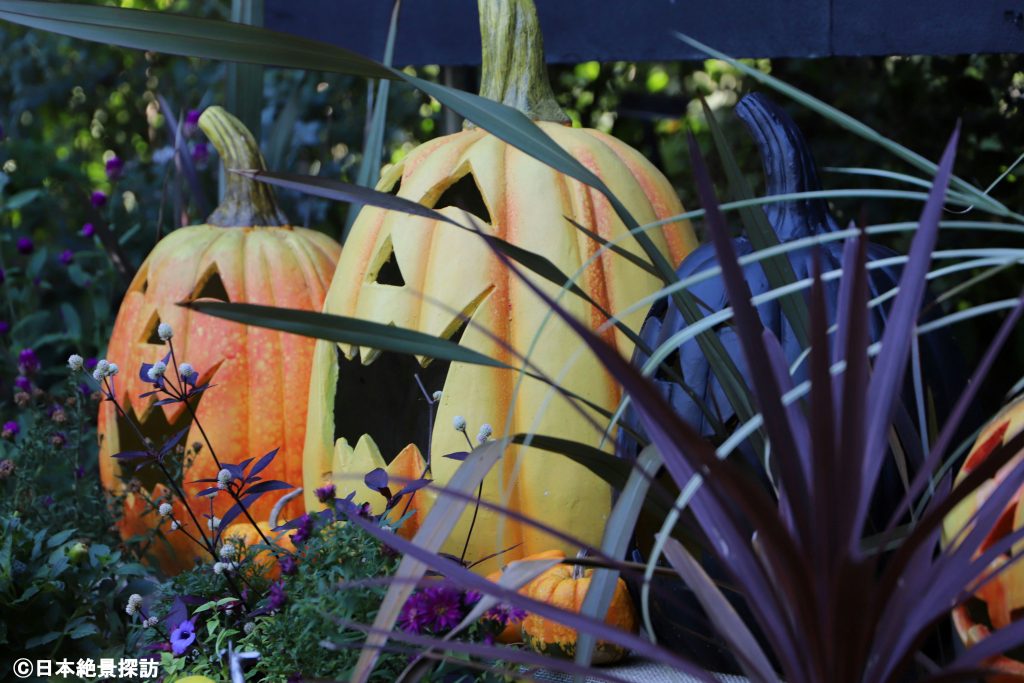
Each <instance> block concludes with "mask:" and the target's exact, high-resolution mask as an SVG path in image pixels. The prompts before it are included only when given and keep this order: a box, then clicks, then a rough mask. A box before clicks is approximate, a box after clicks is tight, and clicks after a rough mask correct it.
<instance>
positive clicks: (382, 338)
mask: <svg viewBox="0 0 1024 683" xmlns="http://www.w3.org/2000/svg"><path fill="white" fill-rule="evenodd" d="M179 305H180V306H184V307H185V308H190V309H192V310H194V311H199V312H200V313H206V314H207V315H212V316H214V317H216V318H224V319H225V320H232V321H234V322H238V323H243V324H245V325H256V326H257V327H267V328H270V329H272V330H281V331H282V332H291V333H292V334H298V335H302V336H304V337H313V338H316V339H326V340H327V341H333V342H336V343H338V344H351V345H353V346H365V347H368V348H371V349H378V350H380V351H392V352H396V353H405V354H414V355H418V356H425V357H427V358H434V359H436V360H446V361H456V362H459V363H470V364H473V365H485V366H489V367H494V368H504V369H508V370H511V369H514V368H512V366H510V365H506V364H505V363H502V362H501V361H498V360H495V359H493V358H490V357H489V356H486V355H484V354H482V353H480V352H478V351H473V350H472V349H467V348H465V347H462V346H459V345H458V344H456V343H455V342H452V341H449V340H447V339H440V338H438V337H434V336H432V335H429V334H424V333H422V332H417V331H415V330H409V329H405V328H402V327H395V326H394V325H385V324H382V323H377V322H371V321H369V320H360V319H358V318H349V317H346V316H340V315H329V314H327V313H315V312H313V311H301V310H297V309H294V308H274V307H273V306H258V305H255V304H237V303H224V302H222V301H192V302H187V303H182V304H179Z"/></svg>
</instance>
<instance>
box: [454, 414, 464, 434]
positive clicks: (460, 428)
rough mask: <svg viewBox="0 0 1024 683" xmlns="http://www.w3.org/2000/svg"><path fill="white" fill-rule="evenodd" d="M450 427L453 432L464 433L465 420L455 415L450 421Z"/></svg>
mask: <svg viewBox="0 0 1024 683" xmlns="http://www.w3.org/2000/svg"><path fill="white" fill-rule="evenodd" d="M452 426H453V427H455V431H457V432H464V431H466V418H464V417H462V416H461V415H456V416H455V417H454V418H453V419H452Z"/></svg>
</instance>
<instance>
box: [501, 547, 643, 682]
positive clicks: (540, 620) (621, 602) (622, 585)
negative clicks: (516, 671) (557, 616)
mask: <svg viewBox="0 0 1024 683" xmlns="http://www.w3.org/2000/svg"><path fill="white" fill-rule="evenodd" d="M549 557H553V556H551V555H549ZM538 559H540V558H538ZM593 571H594V570H593V569H587V570H583V569H582V568H581V567H579V566H576V567H570V566H569V565H566V564H559V565H556V566H554V567H552V568H551V569H549V570H547V571H546V572H544V573H543V574H541V575H540V576H538V577H537V578H536V579H534V580H533V581H531V582H530V583H528V584H526V586H524V587H523V589H522V591H521V592H522V593H523V594H524V595H526V596H527V597H530V598H533V599H534V600H540V601H542V602H546V603H548V604H549V605H554V606H556V607H561V608H562V609H564V610H567V611H570V612H579V611H580V609H581V608H582V607H583V599H584V598H586V596H587V591H588V590H589V589H590V578H591V574H593ZM604 621H605V623H606V624H608V625H610V626H614V627H615V628H618V629H621V630H623V631H626V632H629V633H634V632H635V631H636V629H637V616H636V610H635V609H634V607H633V600H632V598H630V597H629V590H628V589H627V588H626V582H625V581H623V580H622V579H619V580H618V583H617V584H616V586H615V592H614V594H613V595H612V602H611V604H610V605H609V606H608V613H607V614H606V615H605V618H604ZM522 630H523V641H524V642H525V643H526V644H527V646H529V647H530V649H532V650H533V651H535V652H539V653H541V654H548V655H553V656H556V657H566V658H569V659H572V658H573V657H575V656H576V641H577V638H578V634H577V632H576V629H574V628H570V627H568V626H565V625H563V624H559V623H558V622H555V621H551V620H550V619H547V618H545V617H541V616H538V615H536V614H527V615H526V618H525V619H523V628H522ZM627 653H628V650H627V649H626V648H624V647H622V646H621V645H619V644H617V643H613V642H609V641H606V640H601V641H598V643H597V647H596V648H595V649H594V656H593V660H592V661H593V663H594V664H611V663H613V662H617V661H619V660H620V659H622V658H623V657H625V656H626V654H627Z"/></svg>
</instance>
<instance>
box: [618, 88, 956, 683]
mask: <svg viewBox="0 0 1024 683" xmlns="http://www.w3.org/2000/svg"><path fill="white" fill-rule="evenodd" d="M736 113H737V114H738V115H739V117H740V118H741V119H742V121H743V122H744V124H745V125H746V127H747V128H748V130H749V132H750V134H751V135H752V136H753V138H754V140H755V142H756V144H757V148H758V151H759V153H760V156H761V159H762V163H763V165H764V173H765V176H766V192H765V195H781V194H790V193H796V192H811V191H815V190H819V189H821V188H820V185H819V183H818V177H817V172H816V169H815V164H814V159H813V158H812V156H811V153H810V150H809V149H808V147H807V144H806V142H805V141H804V138H803V135H802V134H801V133H800V130H799V129H798V128H797V127H796V124H795V123H794V122H793V121H792V119H790V118H789V116H788V115H787V114H786V113H785V111H783V110H782V109H781V108H780V107H779V106H778V105H776V104H775V103H774V102H772V101H771V100H769V99H768V98H767V97H765V96H764V95H761V94H751V95H747V96H746V97H744V98H743V99H742V100H741V101H740V102H739V104H738V105H737V107H736ZM764 211H765V213H766V214H767V217H768V221H769V223H770V224H771V226H772V228H773V230H774V232H775V233H776V235H777V236H778V238H779V240H780V241H781V242H790V241H793V240H797V239H801V238H806V237H812V236H815V235H822V234H824V233H828V232H833V231H836V230H838V229H839V226H838V225H837V223H836V221H835V220H834V219H833V217H832V216H831V215H830V214H829V211H828V206H827V204H826V202H825V201H824V200H822V199H818V198H808V199H800V200H793V201H784V202H780V203H774V204H767V205H765V207H764ZM733 244H734V247H735V249H736V252H737V254H738V255H739V256H741V257H742V256H743V255H746V254H750V253H751V252H752V251H753V248H752V247H751V244H750V241H749V240H748V239H747V238H746V237H736V238H735V239H734V240H733ZM814 248H815V249H818V253H819V255H820V260H821V267H822V271H823V272H826V273H827V272H828V271H831V270H837V269H839V268H840V267H841V264H842V251H843V240H836V241H832V242H829V243H826V244H824V245H821V246H820V247H814ZM896 255H897V254H896V252H894V251H892V250H891V249H888V248H886V247H883V246H881V245H877V244H872V245H870V246H869V248H868V260H869V265H870V262H872V261H874V262H878V261H881V260H883V259H888V258H890V257H893V256H896ZM787 258H788V259H789V262H790V264H791V266H792V269H793V272H794V274H795V276H796V278H797V279H798V280H800V279H804V278H809V277H811V275H812V272H813V260H814V256H813V251H812V248H808V249H800V250H796V251H791V252H789V253H788V254H787ZM716 264H717V257H716V254H715V250H714V248H713V246H712V245H711V244H704V245H702V246H701V247H699V248H697V249H696V250H694V251H693V252H691V253H690V254H689V255H688V256H687V257H686V259H685V260H684V261H683V262H682V264H681V265H680V266H679V268H678V269H677V271H676V274H677V276H678V277H679V278H680V279H683V278H686V277H689V276H691V275H694V274H697V273H700V272H702V271H704V270H706V269H708V268H710V267H713V266H715V265H716ZM744 273H745V275H746V279H747V282H748V284H749V285H750V289H751V292H752V293H753V295H755V296H756V295H758V294H760V293H763V292H767V291H769V290H770V289H771V288H772V287H771V285H770V284H769V282H768V278H767V277H766V275H765V273H764V270H763V268H762V266H761V264H760V263H753V264H749V265H747V266H746V267H745V268H744ZM899 275H900V267H899V266H898V265H893V266H884V267H876V268H870V269H869V278H868V282H869V291H870V297H871V298H874V297H876V296H878V295H879V294H882V293H884V292H886V291H888V290H890V289H892V288H893V287H895V286H896V283H897V282H898V279H899ZM838 290H839V284H838V280H837V279H834V280H831V281H828V282H826V283H825V292H826V305H827V311H828V315H829V318H830V320H832V321H834V315H835V309H836V300H837V298H838ZM689 292H690V294H692V295H693V297H694V298H695V299H696V301H697V302H698V305H699V306H700V307H701V308H702V313H703V314H704V315H709V314H711V313H714V312H716V311H720V310H722V309H723V308H725V307H727V306H728V305H729V304H728V298H727V296H726V292H725V287H724V286H723V283H722V280H721V278H720V277H714V278H711V279H707V280H704V281H703V282H700V283H698V284H696V285H694V286H692V287H691V288H690V289H689ZM758 313H759V315H760V317H761V320H762V322H763V323H764V325H765V327H766V328H767V329H769V330H771V331H772V332H773V333H774V334H775V336H776V337H777V338H778V339H779V341H780V342H781V344H782V348H783V350H784V351H785V354H786V357H787V359H788V360H789V361H790V363H791V364H792V363H793V362H794V361H796V359H797V358H798V357H799V356H800V355H801V353H802V351H803V348H802V347H801V345H800V343H799V341H798V339H797V337H796V334H795V333H794V331H793V328H792V327H791V326H790V324H789V322H788V320H787V319H786V317H785V316H784V315H783V313H782V309H781V307H780V305H779V303H778V300H776V301H772V302H768V303H764V304H762V305H760V306H759V307H758ZM887 316H888V303H886V304H883V305H880V306H876V307H875V308H873V309H872V310H871V314H870V327H869V334H870V337H871V340H872V341H877V340H878V339H880V338H881V336H882V333H883V331H884V329H885V325H886V319H887ZM685 327H686V321H685V320H684V319H683V316H682V314H681V313H680V312H679V310H678V309H677V308H676V307H675V305H674V304H673V303H672V302H671V301H669V300H665V299H663V300H661V301H660V302H658V303H657V304H656V305H655V306H653V307H652V309H651V311H650V312H649V314H648V316H647V319H646V320H645V322H644V325H643V327H642V330H641V333H640V336H641V337H642V339H643V341H644V342H645V343H646V345H647V346H648V347H649V348H652V349H653V348H656V347H658V346H660V345H661V344H662V343H663V342H665V341H666V340H667V339H669V338H670V337H671V336H673V335H674V334H676V333H678V332H679V331H680V330H682V329H684V328H685ZM714 334H716V335H717V336H718V338H719V339H720V340H721V343H722V345H723V346H724V348H725V350H726V351H727V353H728V354H729V355H730V356H731V357H732V359H733V361H734V362H735V363H736V365H737V367H738V369H739V371H740V373H741V374H742V375H743V376H744V378H746V379H747V380H748V385H749V374H748V370H747V367H746V363H745V360H744V358H743V354H742V353H741V349H740V343H739V339H738V338H737V336H736V333H735V329H734V328H733V327H732V326H731V325H720V326H718V327H717V328H716V329H715V331H714ZM920 344H921V347H920V351H921V367H922V376H923V377H924V378H925V389H926V392H925V393H926V404H927V405H926V406H925V410H926V414H929V415H935V416H936V417H938V419H939V420H940V421H941V420H942V419H943V417H944V414H945V413H946V412H947V411H948V409H949V408H950V407H951V405H952V401H953V400H955V398H956V396H957V395H958V392H959V391H960V390H961V389H962V387H963V384H964V381H965V375H964V374H963V372H962V371H961V370H960V369H959V367H958V364H957V363H956V362H955V361H954V360H953V359H955V358H956V353H955V351H954V350H953V347H952V345H951V341H950V339H949V338H948V337H947V336H945V334H944V333H942V332H932V333H930V334H928V335H923V336H922V337H921V341H920ZM648 358H649V356H648V355H647V354H645V353H643V352H642V350H640V349H638V350H637V352H636V354H635V355H634V357H633V362H634V363H636V364H637V365H642V364H643V363H645V362H646V361H647V360H648ZM665 363H666V364H668V366H669V367H668V368H667V369H666V368H665V367H664V365H663V367H662V368H661V369H659V371H658V372H657V373H656V374H655V375H654V377H653V381H654V383H655V384H656V385H657V387H658V388H659V389H660V390H661V391H662V393H663V395H664V396H665V397H666V398H667V400H668V401H669V402H670V403H671V404H672V406H673V407H674V409H675V411H676V412H677V413H678V414H679V415H680V416H681V417H682V418H683V419H684V420H686V421H687V422H688V423H689V424H691V425H692V426H694V427H696V428H698V429H699V430H700V431H701V433H702V434H704V435H705V436H707V437H709V438H712V439H718V440H721V439H722V438H724V437H725V436H727V434H728V433H729V430H731V429H733V428H734V427H735V425H736V422H737V420H736V415H735V411H734V410H733V408H732V406H731V405H730V403H729V400H728V399H727V397H726V395H725V393H724V392H723V390H722V386H721V384H720V383H719V380H718V378H717V377H715V375H714V373H713V372H712V370H711V367H710V365H709V363H708V361H707V358H706V357H705V356H704V354H703V352H702V351H701V349H700V347H699V346H698V345H697V343H696V342H695V341H693V340H690V341H687V342H686V343H684V344H683V345H682V346H681V347H680V348H679V349H678V352H677V353H673V354H672V355H671V356H669V358H668V359H666V361H665ZM806 371H807V364H806V361H805V362H804V363H803V364H802V365H801V366H800V368H799V369H798V371H797V373H796V374H795V377H794V380H795V381H796V382H800V381H801V380H803V379H805V376H806ZM680 377H681V378H682V379H683V381H685V383H686V387H684V386H681V385H680V384H679V383H678V379H679V378H680ZM695 399H696V400H695ZM698 400H699V401H702V402H703V404H704V406H703V407H701V406H700V405H699V404H698V402H697V401H698ZM708 411H710V414H711V416H713V419H712V418H709V415H708ZM916 416H917V405H916V403H915V401H914V392H913V385H912V383H911V381H910V379H909V375H908V382H907V389H906V391H905V392H904V402H903V405H902V406H900V407H899V408H898V414H897V415H896V416H895V424H896V426H897V428H898V434H899V435H900V442H901V446H902V447H903V450H904V452H905V453H906V455H907V458H906V462H907V470H908V471H909V475H910V476H913V473H914V470H915V466H916V465H917V464H918V463H919V462H920V459H921V453H920V440H919V438H918V436H917V431H916V425H917V420H916ZM623 423H624V424H625V425H628V426H629V427H631V428H632V429H634V430H637V431H639V432H641V433H642V428H641V426H640V425H639V423H638V421H637V419H636V416H635V415H634V414H632V413H631V412H629V411H627V413H626V414H625V415H624V417H623ZM940 424H941V422H940ZM626 431H627V430H620V437H619V441H618V444H617V453H618V455H619V457H625V458H630V459H632V458H635V457H636V456H637V453H638V451H639V447H638V445H637V444H636V442H635V440H633V439H632V438H630V437H629V436H628V434H627V433H626ZM733 457H734V458H740V459H742V460H743V461H744V463H745V464H746V465H748V466H749V469H750V471H751V473H752V475H753V476H755V477H758V478H761V479H762V480H765V479H764V472H763V462H762V457H761V455H760V454H758V453H755V452H754V451H753V449H752V447H751V446H750V445H749V443H748V444H745V445H744V446H741V447H740V449H739V450H738V452H737V453H736V454H734V455H733ZM765 481H766V480H765ZM904 490H905V489H904V483H903V475H902V474H901V471H900V468H899V467H897V466H896V464H895V460H893V459H890V461H889V463H888V464H887V466H886V469H885V470H884V472H883V475H882V478H881V481H880V483H879V487H878V491H877V492H876V496H875V499H874V500H873V504H872V515H871V518H872V519H871V523H872V524H873V525H876V526H877V525H882V524H884V523H885V522H886V521H888V516H889V514H891V512H892V511H893V510H894V506H895V504H896V503H897V502H898V501H900V500H901V498H902V495H903V492H904ZM652 521H653V523H655V524H656V523H659V522H660V521H661V520H652ZM684 524H685V522H684ZM655 531H657V527H654V528H651V527H649V526H645V524H644V520H643V518H641V521H640V523H639V524H638V528H637V536H636V542H637V546H638V552H637V554H636V559H640V558H641V557H642V556H643V554H645V553H646V551H647V550H648V549H649V547H650V544H651V541H652V539H653V533H654V532H655ZM702 559H704V560H705V561H706V562H707V563H709V564H708V565H707V567H706V568H707V569H708V571H709V573H711V574H712V576H717V577H719V578H720V579H722V582H723V584H727V583H728V578H727V572H724V571H721V568H717V567H715V566H714V565H713V563H712V561H711V559H710V558H709V557H704V558H702ZM659 584H660V585H659ZM653 588H654V590H655V595H656V599H655V598H652V600H651V601H650V604H651V609H652V617H653V621H654V623H653V626H654V628H655V630H656V631H657V634H656V635H657V636H658V639H659V642H661V643H662V644H664V645H666V646H667V647H669V648H672V649H674V650H676V651H678V652H684V653H686V654H689V655H690V656H691V657H694V658H695V659H697V660H698V661H701V662H702V663H704V664H705V665H707V666H711V667H714V668H716V669H718V670H728V669H731V668H733V666H731V665H732V664H733V663H734V662H733V661H732V657H731V656H730V655H728V654H727V653H726V652H725V650H724V647H722V646H721V644H720V643H718V642H717V641H716V640H715V639H714V638H709V637H708V635H707V634H710V633H714V629H713V627H712V626H711V625H710V623H709V622H707V620H706V618H705V617H704V616H703V612H702V611H701V610H700V608H699V606H698V604H697V602H696V600H695V599H694V598H693V597H692V595H690V594H689V593H688V592H687V591H686V588H685V586H683V585H682V584H681V583H680V582H678V581H669V580H663V579H661V580H659V579H657V578H656V579H655V585H654V586H653ZM727 595H728V592H727ZM731 597H732V598H735V599H734V600H733V602H734V604H735V606H736V607H737V609H739V610H740V611H741V612H745V608H744V606H743V605H742V599H741V598H740V597H739V596H731ZM747 623H752V620H749V619H748V620H747Z"/></svg>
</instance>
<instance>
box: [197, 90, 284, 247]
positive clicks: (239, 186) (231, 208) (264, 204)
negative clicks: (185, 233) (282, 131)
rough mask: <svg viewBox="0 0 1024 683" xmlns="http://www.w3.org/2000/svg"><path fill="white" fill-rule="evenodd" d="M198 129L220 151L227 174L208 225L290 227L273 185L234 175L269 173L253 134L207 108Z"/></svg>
mask: <svg viewBox="0 0 1024 683" xmlns="http://www.w3.org/2000/svg"><path fill="white" fill-rule="evenodd" d="M199 127H200V128H201V129H202V131H203V132H204V133H206V137H207V138H209V139H210V142H212V143H213V146H214V147H215V148H216V149H217V153H218V154H220V158H221V163H223V164H224V170H225V171H227V173H225V188H224V199H222V200H221V202H220V204H219V205H218V206H217V208H216V209H214V211H213V213H212V214H210V217H209V218H208V219H207V220H206V222H207V223H209V224H210V225H218V226H220V227H222V228H235V227H247V226H254V225H262V226H279V225H288V218H287V217H285V215H284V212H282V211H281V209H280V208H279V207H278V206H277V200H276V199H275V198H274V190H273V188H272V187H270V185H267V184H266V183H260V182H257V181H255V180H252V179H251V178H246V177H245V176H242V175H239V174H237V173H231V171H233V170H255V171H265V170H267V165H266V163H265V162H264V161H263V156H262V155H261V154H260V148H259V145H257V144H256V139H255V138H253V136H252V133H250V132H249V130H248V129H247V128H246V127H245V126H244V125H243V124H242V122H241V121H239V120H238V119H237V118H235V117H234V116H233V115H231V114H230V113H228V111H227V110H226V109H224V108H223V107H216V106H215V107H207V108H206V110H205V111H204V112H203V113H202V115H201V116H200V117H199Z"/></svg>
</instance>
